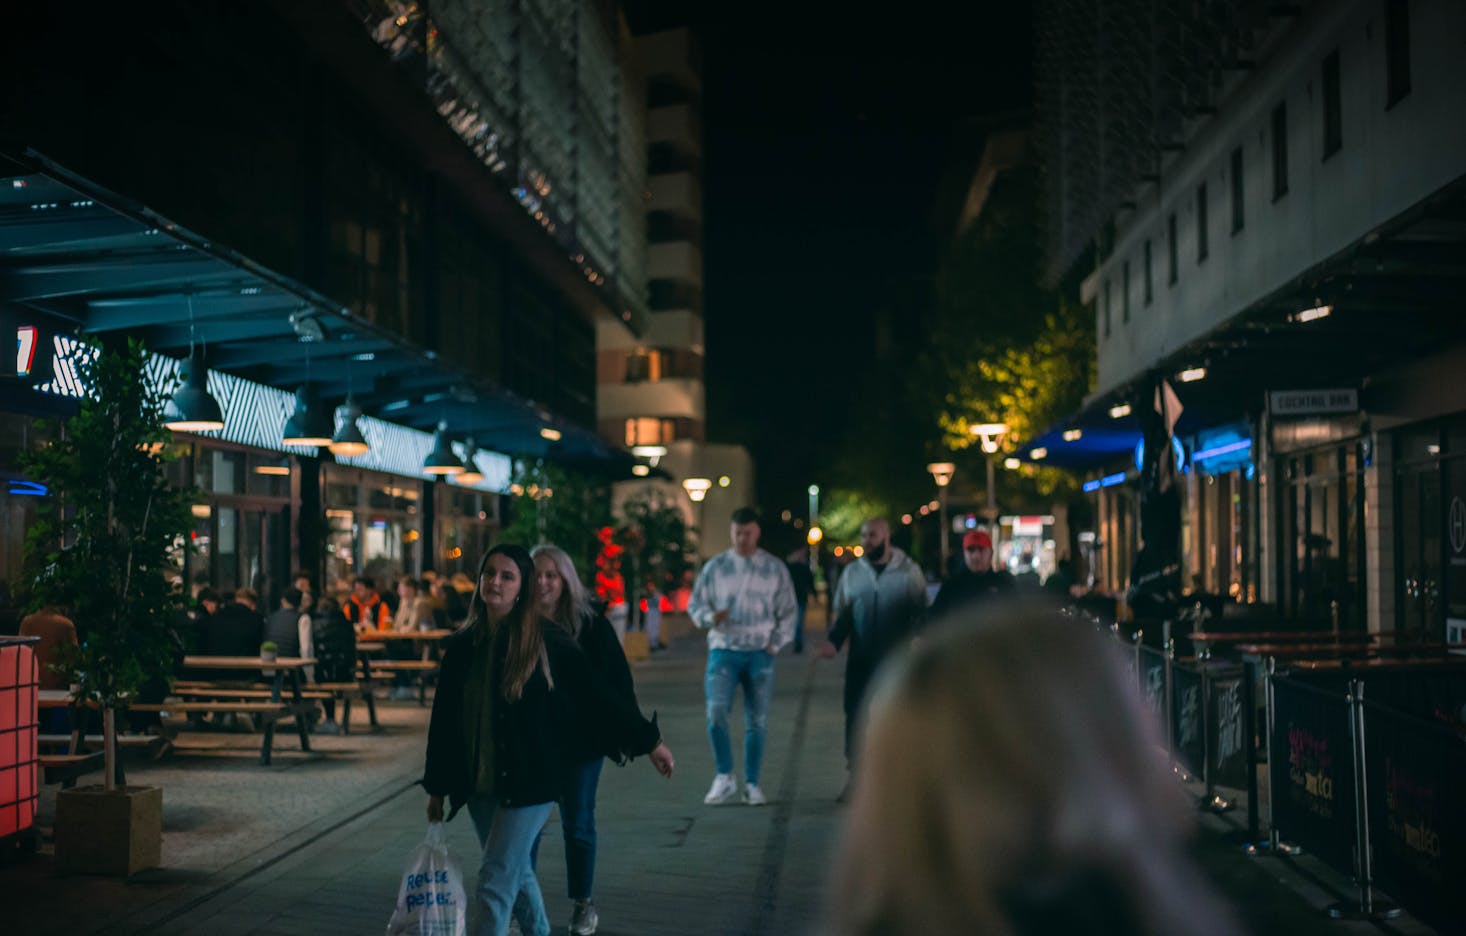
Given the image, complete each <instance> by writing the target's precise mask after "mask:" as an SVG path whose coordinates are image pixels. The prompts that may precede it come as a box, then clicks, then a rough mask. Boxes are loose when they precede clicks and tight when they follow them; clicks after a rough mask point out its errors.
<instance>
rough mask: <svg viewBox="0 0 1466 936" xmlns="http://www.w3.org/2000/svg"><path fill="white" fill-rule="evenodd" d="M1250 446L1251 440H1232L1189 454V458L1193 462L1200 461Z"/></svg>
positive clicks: (1239, 450) (1240, 450)
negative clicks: (1225, 443) (1228, 442)
mask: <svg viewBox="0 0 1466 936" xmlns="http://www.w3.org/2000/svg"><path fill="white" fill-rule="evenodd" d="M1250 448H1252V440H1251V439H1243V440H1242V441H1240V442H1232V443H1230V444H1228V445H1218V446H1217V447H1215V448H1209V449H1206V450H1205V451H1201V452H1197V453H1196V454H1194V455H1192V456H1191V460H1192V461H1193V462H1202V461H1206V460H1207V459H1208V458H1216V457H1218V456H1220V455H1227V454H1230V453H1232V452H1243V451H1246V450H1247V449H1250Z"/></svg>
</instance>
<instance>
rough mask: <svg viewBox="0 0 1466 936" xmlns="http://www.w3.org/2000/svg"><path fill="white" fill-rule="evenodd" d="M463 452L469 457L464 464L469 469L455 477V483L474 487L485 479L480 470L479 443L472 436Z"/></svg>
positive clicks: (465, 443)
mask: <svg viewBox="0 0 1466 936" xmlns="http://www.w3.org/2000/svg"><path fill="white" fill-rule="evenodd" d="M463 451H464V452H465V453H467V455H468V457H467V458H465V459H464V462H465V463H466V464H467V466H468V468H467V470H466V471H464V472H463V473H462V474H458V475H454V476H453V483H455V484H463V485H467V486H469V487H472V486H473V485H475V484H478V483H479V482H480V481H482V480H483V479H484V473H483V472H482V471H479V470H478V459H477V456H478V443H476V442H475V441H474V440H473V437H471V436H470V437H469V438H468V440H467V441H466V442H464V445H463Z"/></svg>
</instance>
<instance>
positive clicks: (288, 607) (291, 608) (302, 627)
mask: <svg viewBox="0 0 1466 936" xmlns="http://www.w3.org/2000/svg"><path fill="white" fill-rule="evenodd" d="M304 601H305V596H304V595H302V594H301V591H300V589H298V588H294V587H291V588H287V589H285V594H283V595H281V596H280V607H278V608H276V609H275V613H274V614H271V615H270V617H269V619H268V620H266V621H265V640H270V641H274V643H275V646H276V647H277V648H278V652H279V654H280V656H283V657H308V656H310V655H311V645H312V644H313V643H314V641H313V640H312V639H311V616H310V609H309V608H308V607H305V606H304ZM306 675H307V677H309V676H310V670H309V669H307V670H306Z"/></svg>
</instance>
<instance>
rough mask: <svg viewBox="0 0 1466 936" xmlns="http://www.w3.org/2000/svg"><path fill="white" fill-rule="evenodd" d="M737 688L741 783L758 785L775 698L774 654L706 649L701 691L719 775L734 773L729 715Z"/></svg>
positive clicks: (763, 651) (758, 651) (757, 651)
mask: <svg viewBox="0 0 1466 936" xmlns="http://www.w3.org/2000/svg"><path fill="white" fill-rule="evenodd" d="M739 686H742V687H743V718H744V732H743V770H744V781H745V782H747V783H752V784H757V783H758V778H759V770H760V768H761V767H762V766H763V759H764V734H765V732H766V731H767V730H768V721H769V701H770V700H771V699H772V698H773V695H774V655H773V654H772V653H769V652H768V651H766V650H709V651H708V668H707V675H706V677H705V679H704V684H703V690H704V693H705V695H706V696H707V708H708V739H709V740H710V741H711V742H712V745H713V760H714V761H715V762H716V763H717V767H718V773H720V774H730V773H732V772H733V745H732V742H731V741H730V740H729V738H728V716H729V714H730V713H731V712H732V711H733V697H734V695H735V693H736V692H737V689H738V687H739Z"/></svg>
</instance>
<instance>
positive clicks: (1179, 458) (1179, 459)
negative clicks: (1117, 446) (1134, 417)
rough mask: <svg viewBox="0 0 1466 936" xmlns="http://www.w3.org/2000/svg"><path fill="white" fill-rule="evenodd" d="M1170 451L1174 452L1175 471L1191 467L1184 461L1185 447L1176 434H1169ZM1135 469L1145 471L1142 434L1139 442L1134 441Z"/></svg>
mask: <svg viewBox="0 0 1466 936" xmlns="http://www.w3.org/2000/svg"><path fill="white" fill-rule="evenodd" d="M1171 451H1173V452H1175V453H1176V470H1177V471H1186V470H1187V469H1188V468H1190V467H1191V465H1190V463H1189V462H1187V461H1186V447H1185V446H1183V445H1182V444H1181V440H1180V439H1179V438H1177V437H1176V436H1171ZM1193 460H1194V459H1193ZM1135 470H1136V471H1145V438H1144V437H1143V436H1142V437H1141V439H1140V441H1139V442H1136V443H1135Z"/></svg>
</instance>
